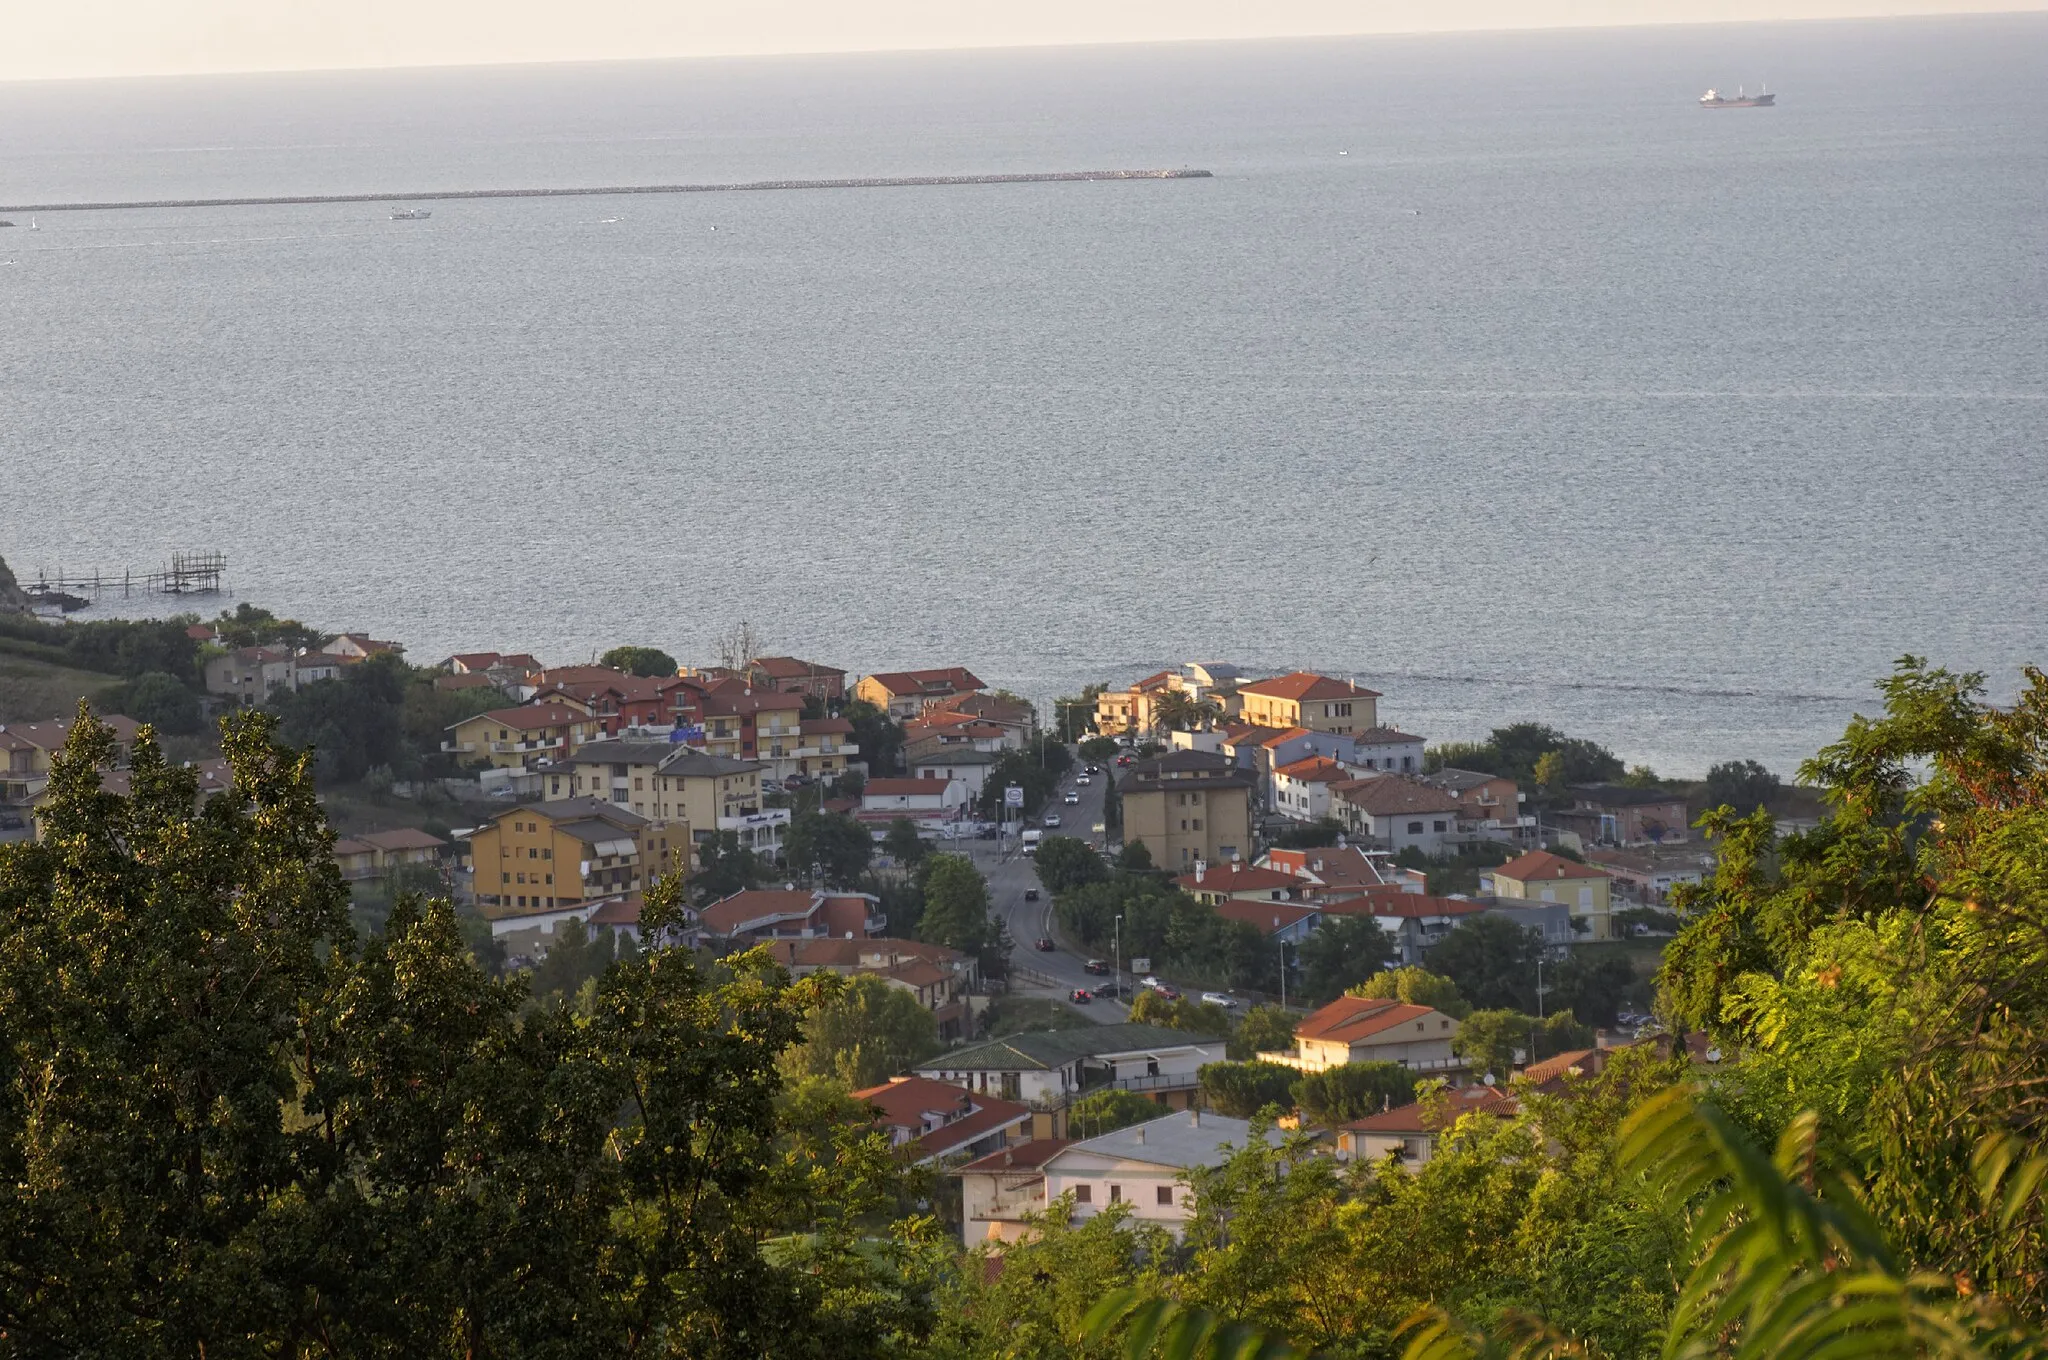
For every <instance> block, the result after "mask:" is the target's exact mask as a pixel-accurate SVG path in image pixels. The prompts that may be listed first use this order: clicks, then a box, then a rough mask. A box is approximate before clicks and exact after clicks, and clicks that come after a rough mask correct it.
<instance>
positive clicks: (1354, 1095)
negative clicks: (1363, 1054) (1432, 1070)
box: [1292, 1062, 1416, 1128]
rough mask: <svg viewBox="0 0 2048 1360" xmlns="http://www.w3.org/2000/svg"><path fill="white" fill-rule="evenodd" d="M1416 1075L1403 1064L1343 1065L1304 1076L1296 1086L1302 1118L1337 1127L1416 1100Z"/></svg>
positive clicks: (1369, 1063) (1295, 1097)
mask: <svg viewBox="0 0 2048 1360" xmlns="http://www.w3.org/2000/svg"><path fill="white" fill-rule="evenodd" d="M1415 1080H1416V1078H1415V1074H1414V1073H1413V1072H1410V1071H1409V1070H1408V1069H1407V1068H1405V1067H1403V1066H1402V1065H1401V1064H1399V1063H1391V1062H1365V1063H1341V1064H1339V1065H1338V1066H1336V1067H1326V1068H1324V1069H1323V1070H1322V1071H1320V1072H1310V1073H1307V1074H1306V1075H1304V1076H1303V1077H1302V1078H1301V1079H1300V1080H1299V1081H1297V1082H1295V1084H1294V1087H1293V1092H1292V1094H1293V1098H1294V1103H1295V1105H1296V1106H1298V1107H1299V1108H1300V1110H1301V1117H1302V1118H1303V1119H1305V1120H1307V1121H1309V1122H1310V1123H1312V1124H1318V1125H1321V1126H1322V1127H1324V1128H1335V1127H1336V1126H1337V1125H1339V1124H1348V1123H1350V1122H1351V1121H1352V1120H1354V1119H1363V1118H1364V1117H1365V1116H1366V1115H1369V1114H1378V1113H1379V1112H1380V1111H1382V1110H1390V1109H1392V1108H1393V1107H1394V1106H1396V1105H1406V1104H1407V1103H1408V1102H1409V1101H1411V1100H1413V1099H1415Z"/></svg>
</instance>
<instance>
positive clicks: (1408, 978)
mask: <svg viewBox="0 0 2048 1360" xmlns="http://www.w3.org/2000/svg"><path fill="white" fill-rule="evenodd" d="M1347 995H1350V996H1385V997H1393V998H1395V999H1397V1000H1400V1001H1405V1002H1406V1003H1408V1004H1409V1005H1411V1006H1428V1007H1431V1008H1432V1009H1435V1010H1440V1011H1442V1012H1443V1013H1444V1014H1445V1015H1448V1016H1450V1017H1451V1018H1452V1019H1454V1020H1462V1019H1464V1018H1465V1017H1466V1016H1468V1015H1470V1014H1471V1013H1472V1006H1471V1003H1470V1002H1468V1001H1466V1000H1465V998H1464V997H1463V996H1462V995H1460V994H1459V992H1458V984H1457V983H1455V982H1453V981H1451V980H1450V979H1449V978H1447V977H1444V976H1442V975H1441V974H1438V973H1432V972H1430V971H1429V970H1428V969H1426V968H1389V969H1387V970H1386V971H1384V972H1379V973H1375V974H1373V975H1372V976H1371V977H1369V978H1367V979H1366V980H1365V981H1364V982H1361V983H1359V984H1358V985H1357V986H1356V987H1353V988H1351V989H1350V991H1349V992H1348V993H1347Z"/></svg>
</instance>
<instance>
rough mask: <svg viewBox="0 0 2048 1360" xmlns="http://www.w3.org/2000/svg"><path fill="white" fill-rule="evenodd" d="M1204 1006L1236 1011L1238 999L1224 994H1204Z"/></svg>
mask: <svg viewBox="0 0 2048 1360" xmlns="http://www.w3.org/2000/svg"><path fill="white" fill-rule="evenodd" d="M1202 1004H1203V1005H1204V1006H1221V1007H1223V1009H1224V1010H1227V1011H1230V1010H1236V1009H1237V998H1236V997H1234V996H1230V995H1227V994H1226V993H1223V992H1203V993H1202Z"/></svg>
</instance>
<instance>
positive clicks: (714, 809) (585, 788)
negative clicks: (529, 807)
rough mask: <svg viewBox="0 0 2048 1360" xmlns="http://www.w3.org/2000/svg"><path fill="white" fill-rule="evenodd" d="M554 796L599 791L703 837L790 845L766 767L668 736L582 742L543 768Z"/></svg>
mask: <svg viewBox="0 0 2048 1360" xmlns="http://www.w3.org/2000/svg"><path fill="white" fill-rule="evenodd" d="M541 780H542V782H541V797H542V798H543V799H545V800H547V802H548V803H550V804H551V803H554V802H557V801H561V800H569V799H577V798H598V799H602V800H604V801H605V802H607V803H610V804H611V805H613V806H614V807H621V808H628V809H630V810H631V811H632V812H633V813H634V814H635V815H637V816H642V817H649V818H653V819H655V820H658V821H678V822H687V823H688V824H689V826H690V828H691V837H692V839H693V840H695V841H700V842H701V841H707V840H709V839H711V836H712V833H713V832H717V831H733V832H737V833H738V834H739V837H740V843H741V844H742V845H744V846H746V847H747V848H748V849H750V850H754V851H757V852H761V853H766V854H770V855H773V854H774V853H775V852H776V851H778V850H780V849H781V848H782V835H781V833H782V829H783V827H784V826H786V825H787V824H788V821H789V813H788V810H787V809H781V808H768V809H763V808H762V806H761V767H760V766H759V765H757V764H755V763H754V762H752V761H749V760H728V759H726V758H725V757H724V756H714V755H708V754H706V753H705V752H703V751H699V750H696V749H695V748H693V747H689V746H676V745H672V744H670V743H668V742H665V741H641V740H635V739H633V738H630V737H614V738H610V739H608V740H605V741H598V742H591V743H588V744H586V745H584V746H582V747H581V748H579V749H578V750H577V752H576V754H575V755H573V756H571V757H570V758H569V759H568V760H566V761H560V762H557V763H556V764H554V765H551V766H549V767H548V768H547V769H545V770H543V771H542V773H541Z"/></svg>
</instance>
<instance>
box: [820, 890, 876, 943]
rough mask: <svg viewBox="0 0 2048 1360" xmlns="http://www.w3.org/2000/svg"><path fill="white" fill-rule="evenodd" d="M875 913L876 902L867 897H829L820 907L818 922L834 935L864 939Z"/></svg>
mask: <svg viewBox="0 0 2048 1360" xmlns="http://www.w3.org/2000/svg"><path fill="white" fill-rule="evenodd" d="M874 914H875V904H874V903H872V902H870V901H868V900H867V899H866V898H865V897H849V896H834V897H828V898H826V899H825V904H824V905H823V906H822V907H820V908H819V909H818V924H819V925H820V926H822V927H823V928H824V929H825V930H827V931H829V932H830V933H832V934H834V935H839V936H847V935H851V936H853V937H854V938H855V939H864V938H866V936H867V933H868V922H869V921H870V920H872V919H874Z"/></svg>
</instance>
